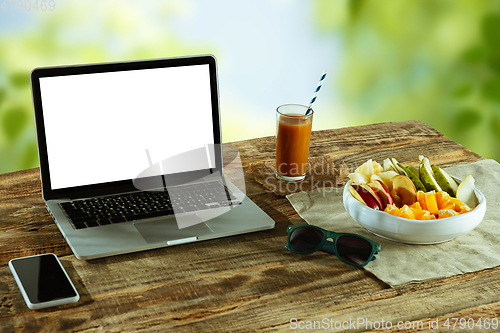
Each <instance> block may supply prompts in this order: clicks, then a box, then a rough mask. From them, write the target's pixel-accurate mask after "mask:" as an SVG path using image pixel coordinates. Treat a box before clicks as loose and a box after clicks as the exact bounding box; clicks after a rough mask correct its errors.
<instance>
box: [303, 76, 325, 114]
mask: <svg viewBox="0 0 500 333" xmlns="http://www.w3.org/2000/svg"><path fill="white" fill-rule="evenodd" d="M325 77H326V71H324V72H323V74H322V75H321V78H320V79H319V83H318V86H317V87H316V90H315V91H314V95H313V97H312V99H311V102H310V103H309V106H308V107H307V111H306V115H308V114H309V113H311V106H312V105H313V103H314V101H316V97H318V92H319V90H320V89H321V86H322V85H323V80H324V79H325Z"/></svg>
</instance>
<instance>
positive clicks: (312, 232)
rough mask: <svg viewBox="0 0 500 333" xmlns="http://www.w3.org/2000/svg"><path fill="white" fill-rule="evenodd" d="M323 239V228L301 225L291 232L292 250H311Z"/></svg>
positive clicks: (290, 242)
mask: <svg viewBox="0 0 500 333" xmlns="http://www.w3.org/2000/svg"><path fill="white" fill-rule="evenodd" d="M322 239H323V232H322V231H321V230H318V229H315V228H309V227H301V228H297V229H295V230H293V231H292V233H291V234H290V241H289V246H290V250H292V251H295V252H304V253H305V252H310V251H312V250H314V248H316V247H317V246H318V245H319V243H321V240H322Z"/></svg>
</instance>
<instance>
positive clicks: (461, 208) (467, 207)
mask: <svg viewBox="0 0 500 333" xmlns="http://www.w3.org/2000/svg"><path fill="white" fill-rule="evenodd" d="M471 210H472V208H470V207H469V206H467V205H466V204H464V205H463V206H460V211H459V212H458V213H459V214H463V213H468V212H470V211H471Z"/></svg>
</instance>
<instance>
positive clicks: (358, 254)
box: [337, 235, 372, 265]
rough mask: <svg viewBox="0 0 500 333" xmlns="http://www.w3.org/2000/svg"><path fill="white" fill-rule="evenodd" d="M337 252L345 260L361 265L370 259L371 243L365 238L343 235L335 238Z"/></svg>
mask: <svg viewBox="0 0 500 333" xmlns="http://www.w3.org/2000/svg"><path fill="white" fill-rule="evenodd" d="M337 253H338V254H339V256H340V257H341V258H342V260H344V261H346V262H350V263H352V264H357V265H363V264H365V263H366V262H367V261H368V260H370V255H371V254H372V245H371V244H370V242H368V241H367V240H366V239H363V238H360V237H356V236H350V235H344V236H340V237H339V238H338V239H337Z"/></svg>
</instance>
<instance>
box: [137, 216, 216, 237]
mask: <svg viewBox="0 0 500 333" xmlns="http://www.w3.org/2000/svg"><path fill="white" fill-rule="evenodd" d="M186 218H189V219H193V221H190V222H192V223H193V224H194V225H191V226H190V227H186V228H182V229H179V227H178V225H177V220H176V219H175V218H174V217H169V218H165V219H163V220H157V221H151V222H138V223H134V226H135V228H136V229H137V230H138V231H139V233H140V234H141V236H142V237H143V238H144V240H145V241H146V242H148V243H157V242H165V241H174V240H182V239H185V238H192V237H198V236H202V235H206V234H211V233H212V232H213V231H212V230H211V229H210V228H209V227H208V226H207V225H206V224H205V223H201V222H202V219H201V218H200V217H199V216H197V215H189V216H183V221H185V219H186ZM195 223H196V224H195Z"/></svg>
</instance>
